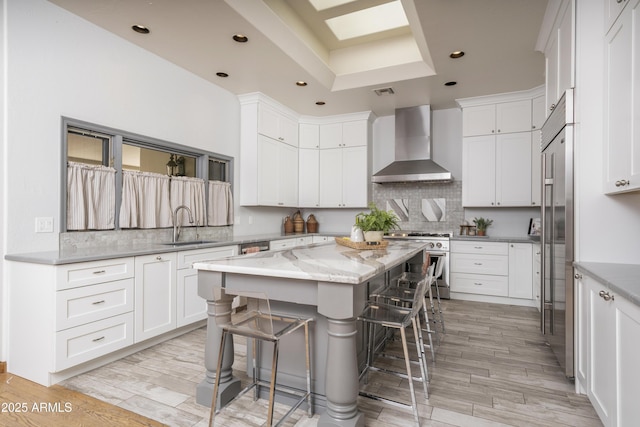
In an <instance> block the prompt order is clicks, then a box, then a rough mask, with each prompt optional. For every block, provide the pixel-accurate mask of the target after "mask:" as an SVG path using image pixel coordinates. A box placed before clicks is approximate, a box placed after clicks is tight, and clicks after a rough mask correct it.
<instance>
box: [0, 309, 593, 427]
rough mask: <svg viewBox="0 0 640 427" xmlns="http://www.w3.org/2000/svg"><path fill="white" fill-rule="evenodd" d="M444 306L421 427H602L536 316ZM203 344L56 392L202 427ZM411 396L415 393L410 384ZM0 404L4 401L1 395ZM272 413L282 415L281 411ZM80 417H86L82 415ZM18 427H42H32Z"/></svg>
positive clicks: (109, 369) (260, 416) (242, 415)
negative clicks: (198, 393) (443, 324)
mask: <svg viewBox="0 0 640 427" xmlns="http://www.w3.org/2000/svg"><path fill="white" fill-rule="evenodd" d="M443 304H444V308H445V321H446V327H447V334H446V335H444V336H443V339H442V342H441V345H440V346H439V347H438V348H437V351H436V362H435V365H434V364H433V363H432V361H431V360H430V363H429V369H430V373H431V383H430V396H429V399H428V400H427V399H424V396H420V397H419V402H420V403H419V411H420V415H421V417H422V420H421V421H422V425H423V426H463V427H469V426H473V427H475V426H500V425H510V426H545V427H546V426H566V425H570V426H601V425H602V424H601V423H600V421H599V419H598V418H597V415H596V413H595V411H594V410H593V408H592V407H591V404H590V403H589V401H588V400H587V398H586V396H581V395H576V394H575V393H573V384H570V383H569V382H568V381H567V380H566V379H565V378H564V376H563V375H562V373H561V370H560V367H559V366H558V363H557V362H556V360H555V358H554V357H553V354H552V353H551V350H550V349H549V347H547V346H546V345H545V343H544V340H543V338H542V337H541V335H540V334H539V332H538V312H537V310H536V309H532V308H523V307H515V306H505V305H499V304H485V303H475V302H467V301H443ZM204 339H205V330H204V329H198V330H196V331H193V332H191V333H189V334H186V335H183V336H182V337H178V338H175V339H173V340H170V341H167V342H165V343H163V344H160V345H158V346H155V347H152V348H150V349H147V350H144V351H142V352H140V353H136V354H135V355H132V356H130V357H127V358H124V359H122V360H119V361H117V362H114V363H112V364H109V365H107V366H104V367H102V368H99V369H96V370H94V371H92V372H89V373H86V374H84V375H80V376H78V377H75V378H72V379H69V380H67V381H66V382H65V383H63V384H62V385H63V386H65V387H67V388H68V389H71V390H76V391H79V392H81V393H85V394H87V395H89V396H93V397H95V398H97V399H99V400H100V401H103V402H106V403H109V404H112V405H116V406H117V407H111V408H112V409H113V412H111V411H109V412H107V413H108V414H112V413H115V412H116V411H117V410H118V409H119V408H122V409H126V410H130V411H132V412H135V413H137V414H140V415H142V416H146V417H149V418H152V419H154V420H158V421H160V422H162V423H165V424H166V425H169V426H197V427H200V426H205V425H206V424H207V419H208V408H205V407H203V406H200V405H198V404H196V403H195V387H196V385H197V383H198V382H199V381H200V380H201V379H202V378H203V375H204V369H203V367H202V358H203V343H204ZM244 351H245V348H244V347H243V346H242V345H237V346H236V352H237V357H236V362H235V364H234V370H235V372H234V375H237V376H238V377H240V378H241V379H243V380H246V376H245V375H244V374H243V372H242V367H243V366H244V363H245V358H244ZM399 366H402V364H400V365H399ZM236 368H237V369H236ZM416 386H417V389H421V387H420V385H419V384H416ZM367 387H368V388H369V389H370V390H375V391H377V392H380V393H381V394H385V393H387V394H388V395H391V396H394V397H395V398H398V397H400V398H402V399H406V401H409V397H408V386H407V383H406V381H404V380H400V379H397V378H395V377H389V376H385V375H383V374H372V375H371V376H370V380H369V383H368V385H367ZM2 390H3V393H4V389H2ZM47 390H49V391H50V392H51V393H52V396H56V393H67V391H65V389H64V388H62V387H55V388H54V387H52V388H50V389H47ZM14 393H16V394H15V395H14V397H11V400H13V401H16V399H18V396H21V397H22V399H23V400H24V399H29V400H31V401H32V400H33V399H34V398H31V397H28V398H27V397H23V396H24V395H23V394H21V393H22V392H21V389H20V388H18V390H17V391H14ZM25 393H29V392H28V391H26V390H25ZM27 395H28V394H27ZM64 396H65V395H64V394H60V395H59V397H57V399H58V400H62V401H65V400H66V399H71V400H72V401H73V399H72V398H71V397H64ZM2 399H3V402H6V401H7V398H6V397H5V395H4V394H3V395H2ZM38 399H42V397H38ZM52 399H54V400H55V399H56V398H54V397H52ZM86 399H88V398H86ZM87 402H89V400H87ZM358 405H359V407H360V408H361V409H362V410H363V412H364V413H365V416H366V426H368V427H378V426H402V427H405V426H407V425H412V423H413V420H412V416H411V413H410V412H409V411H406V410H403V409H400V408H397V407H394V406H390V405H387V404H384V403H380V402H377V401H373V400H370V399H367V398H360V399H359V403H358ZM95 408H96V409H95V411H96V413H99V411H101V410H103V409H102V407H101V406H100V405H96V407H95ZM277 411H279V413H283V412H282V411H283V407H278V408H277ZM79 412H80V411H79V410H78V411H74V412H72V413H70V414H69V418H68V419H69V420H73V421H74V422H77V421H76V419H75V417H76V416H79ZM87 412H89V413H93V411H92V410H90V409H87ZM265 414H266V402H264V401H262V400H259V401H258V402H253V401H252V400H251V398H250V397H247V396H246V397H244V398H243V399H241V401H240V402H238V404H236V405H235V406H234V407H232V408H229V409H225V410H223V411H222V413H221V414H220V416H219V417H217V418H216V421H217V422H216V425H220V426H260V425H262V424H263V422H264V420H265ZM276 416H277V415H276ZM5 417H6V414H1V415H0V425H5V424H3V421H4V420H5V419H6V418H5ZM98 419H99V418H98ZM317 420H318V415H316V416H314V417H313V418H311V419H309V418H307V416H306V413H305V412H303V411H300V410H298V411H296V413H294V415H293V416H292V417H291V418H290V419H289V420H288V421H287V423H286V424H285V425H287V426H296V427H307V426H315V425H316V424H317ZM8 425H11V424H8ZM15 425H17V424H15ZM22 425H44V424H38V421H37V420H36V421H33V422H31V424H28V423H25V424H22ZM46 425H55V424H52V423H47V424H46ZM60 425H65V426H70V425H81V424H79V423H78V424H73V423H65V424H60ZM83 425H111V426H117V425H127V426H128V425H147V424H133V423H130V424H126V423H122V424H119V423H118V421H116V419H115V418H114V420H113V421H111V422H109V423H108V424H92V423H91V422H88V423H85V424H83ZM148 425H152V424H148Z"/></svg>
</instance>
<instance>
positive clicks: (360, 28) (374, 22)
mask: <svg viewBox="0 0 640 427" xmlns="http://www.w3.org/2000/svg"><path fill="white" fill-rule="evenodd" d="M334 1H340V0H334ZM325 22H326V23H327V25H328V26H329V28H330V29H331V31H333V34H334V35H335V36H336V37H337V38H338V40H347V39H352V38H354V37H361V36H366V35H369V34H374V33H379V32H381V31H387V30H392V29H395V28H400V27H405V26H408V25H409V21H408V20H407V15H405V13H404V9H403V8H402V4H401V3H400V1H399V0H396V1H392V2H389V3H385V4H381V5H379V6H374V7H370V8H368V9H362V10H359V11H356V12H352V13H348V14H346V15H341V16H336V17H335V18H331V19H327V20H326V21H325Z"/></svg>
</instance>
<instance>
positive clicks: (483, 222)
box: [473, 217, 493, 236]
mask: <svg viewBox="0 0 640 427" xmlns="http://www.w3.org/2000/svg"><path fill="white" fill-rule="evenodd" d="M473 223H474V224H475V225H476V229H477V234H478V236H485V235H486V233H487V227H488V226H490V225H491V224H493V220H492V219H489V218H486V219H485V218H482V217H480V218H473Z"/></svg>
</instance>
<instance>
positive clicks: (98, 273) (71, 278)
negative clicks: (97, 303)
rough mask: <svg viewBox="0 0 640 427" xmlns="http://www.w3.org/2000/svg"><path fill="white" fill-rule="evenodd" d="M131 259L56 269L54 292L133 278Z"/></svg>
mask: <svg viewBox="0 0 640 427" xmlns="http://www.w3.org/2000/svg"><path fill="white" fill-rule="evenodd" d="M133 272H134V266H133V258H117V259H110V260H104V261H92V262H83V263H78V264H69V265H63V266H60V267H58V268H57V269H56V273H57V281H56V290H62V289H69V288H75V287H78V286H85V285H93V284H95V283H102V282H109V281H113V280H120V279H127V278H129V277H133Z"/></svg>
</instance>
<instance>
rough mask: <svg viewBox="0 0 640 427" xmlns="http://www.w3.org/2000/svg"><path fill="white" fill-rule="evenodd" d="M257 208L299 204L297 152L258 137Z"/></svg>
mask: <svg viewBox="0 0 640 427" xmlns="http://www.w3.org/2000/svg"><path fill="white" fill-rule="evenodd" d="M258 157H259V158H260V162H259V163H258V182H257V186H258V205H260V206H297V205H298V149H297V148H296V147H293V146H291V145H289V144H285V143H283V142H280V141H277V140H275V139H271V138H267V137H264V136H262V135H261V136H259V137H258Z"/></svg>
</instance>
